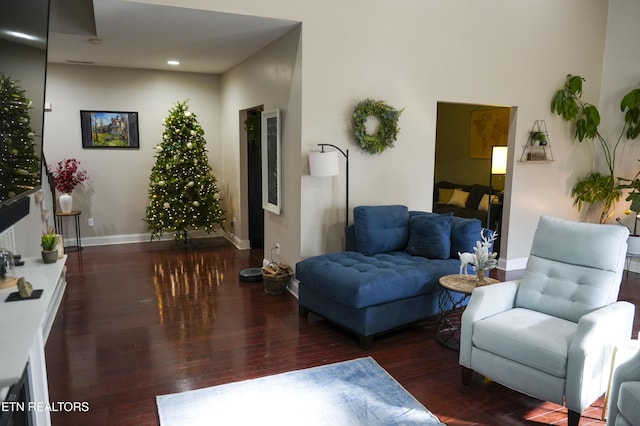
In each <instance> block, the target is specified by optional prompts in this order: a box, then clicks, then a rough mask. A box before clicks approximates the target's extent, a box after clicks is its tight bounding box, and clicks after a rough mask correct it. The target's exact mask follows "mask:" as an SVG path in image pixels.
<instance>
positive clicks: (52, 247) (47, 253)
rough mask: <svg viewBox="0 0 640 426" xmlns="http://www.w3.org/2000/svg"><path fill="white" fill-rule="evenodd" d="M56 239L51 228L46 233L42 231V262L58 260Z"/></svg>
mask: <svg viewBox="0 0 640 426" xmlns="http://www.w3.org/2000/svg"><path fill="white" fill-rule="evenodd" d="M57 243H58V239H57V236H56V233H55V231H54V230H53V229H51V230H50V231H49V232H48V233H42V261H43V262H44V263H56V262H57V261H58V249H57V247H56V245H57Z"/></svg>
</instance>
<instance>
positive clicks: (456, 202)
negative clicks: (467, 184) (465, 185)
mask: <svg viewBox="0 0 640 426" xmlns="http://www.w3.org/2000/svg"><path fill="white" fill-rule="evenodd" d="M468 197H469V193H468V192H467V191H463V190H461V189H454V190H453V194H452V195H451V199H450V200H449V202H448V203H447V204H450V205H452V206H458V207H464V206H465V204H466V203H467V198H468Z"/></svg>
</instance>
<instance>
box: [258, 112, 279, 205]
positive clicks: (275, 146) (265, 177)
mask: <svg viewBox="0 0 640 426" xmlns="http://www.w3.org/2000/svg"><path fill="white" fill-rule="evenodd" d="M280 145H281V139H280V109H278V108H275V109H272V110H269V111H263V112H262V208H263V209H264V210H266V211H268V212H271V213H273V214H277V215H279V214H280V211H281V209H282V180H281V169H282V154H281V152H280V150H281V147H280Z"/></svg>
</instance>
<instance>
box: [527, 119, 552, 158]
mask: <svg viewBox="0 0 640 426" xmlns="http://www.w3.org/2000/svg"><path fill="white" fill-rule="evenodd" d="M520 161H522V162H530V161H531V162H532V161H536V162H542V161H546V162H548V161H553V152H552V151H551V143H550V141H549V132H547V125H546V124H545V122H544V120H536V121H535V122H534V123H533V127H532V128H531V131H530V132H529V137H528V138H527V143H526V145H525V146H524V147H523V150H522V155H521V156H520Z"/></svg>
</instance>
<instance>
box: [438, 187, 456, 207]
mask: <svg viewBox="0 0 640 426" xmlns="http://www.w3.org/2000/svg"><path fill="white" fill-rule="evenodd" d="M454 189H456V188H438V203H440V204H448V203H449V200H450V199H451V196H452V195H453V190H454Z"/></svg>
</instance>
